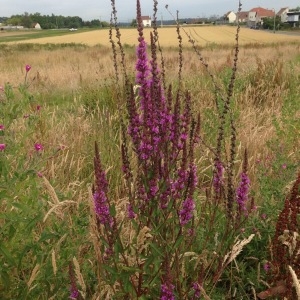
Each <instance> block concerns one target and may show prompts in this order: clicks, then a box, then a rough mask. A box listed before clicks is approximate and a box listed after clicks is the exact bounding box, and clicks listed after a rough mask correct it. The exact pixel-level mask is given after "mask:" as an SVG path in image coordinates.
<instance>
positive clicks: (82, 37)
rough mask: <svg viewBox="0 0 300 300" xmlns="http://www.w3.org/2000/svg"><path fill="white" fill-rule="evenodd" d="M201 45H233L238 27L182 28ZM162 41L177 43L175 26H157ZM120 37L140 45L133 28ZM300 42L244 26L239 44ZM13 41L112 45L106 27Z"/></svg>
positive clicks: (186, 41)
mask: <svg viewBox="0 0 300 300" xmlns="http://www.w3.org/2000/svg"><path fill="white" fill-rule="evenodd" d="M182 28H183V29H184V31H185V32H186V33H188V34H189V35H190V36H191V37H192V38H193V39H194V40H195V41H196V43H197V44H198V45H200V46H207V45H209V44H212V43H213V44H224V45H225V44H233V43H234V42H235V34H236V27H233V26H195V27H184V26H183V27H182ZM150 31H151V28H145V37H146V39H147V40H148V43H149V37H150V34H149V32H150ZM158 32H159V37H160V43H161V45H162V46H170V47H172V46H177V45H178V39H177V33H176V30H174V27H163V28H159V29H158ZM121 35H122V36H121V39H122V42H123V43H124V44H128V45H135V44H137V34H136V29H134V28H121ZM182 38H183V44H184V45H186V44H187V43H188V37H187V35H186V34H185V33H182ZM292 41H295V42H296V41H298V42H299V41H300V36H292V35H287V34H279V33H276V34H274V33H273V32H272V31H261V30H253V29H249V28H241V31H240V44H241V45H245V44H266V43H278V42H292ZM12 43H41V44H47V43H54V44H59V43H81V44H85V45H88V46H94V45H97V44H101V45H106V46H108V45H109V43H110V42H109V31H108V30H107V29H104V30H103V29H102V30H96V31H89V32H82V33H80V32H76V33H74V32H72V33H70V34H68V35H64V36H56V37H45V38H39V39H28V40H26V41H19V42H12Z"/></svg>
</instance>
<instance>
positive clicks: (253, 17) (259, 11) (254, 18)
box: [248, 7, 275, 27]
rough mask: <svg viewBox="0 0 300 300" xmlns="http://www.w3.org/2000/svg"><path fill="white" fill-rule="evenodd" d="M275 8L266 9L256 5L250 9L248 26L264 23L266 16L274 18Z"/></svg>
mask: <svg viewBox="0 0 300 300" xmlns="http://www.w3.org/2000/svg"><path fill="white" fill-rule="evenodd" d="M274 17H275V10H271V9H265V8H262V7H255V8H252V9H251V10H250V11H249V15H248V26H250V27H256V26H260V25H262V24H263V19H264V18H274Z"/></svg>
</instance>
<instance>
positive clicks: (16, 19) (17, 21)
mask: <svg viewBox="0 0 300 300" xmlns="http://www.w3.org/2000/svg"><path fill="white" fill-rule="evenodd" d="M6 23H7V24H8V25H13V26H20V25H21V24H22V18H21V16H11V17H10V18H9V19H7V21H6Z"/></svg>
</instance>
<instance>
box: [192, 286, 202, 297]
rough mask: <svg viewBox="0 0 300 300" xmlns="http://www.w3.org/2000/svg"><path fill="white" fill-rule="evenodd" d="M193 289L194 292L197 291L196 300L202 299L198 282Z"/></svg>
mask: <svg viewBox="0 0 300 300" xmlns="http://www.w3.org/2000/svg"><path fill="white" fill-rule="evenodd" d="M192 288H193V290H194V291H195V293H194V298H200V295H201V291H200V287H199V284H198V283H197V282H194V283H193V284H192Z"/></svg>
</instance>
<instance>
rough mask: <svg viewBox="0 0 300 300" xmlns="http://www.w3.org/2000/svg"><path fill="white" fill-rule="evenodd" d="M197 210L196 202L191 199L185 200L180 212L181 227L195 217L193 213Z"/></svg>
mask: <svg viewBox="0 0 300 300" xmlns="http://www.w3.org/2000/svg"><path fill="white" fill-rule="evenodd" d="M194 209H195V202H194V200H193V199H192V198H191V197H188V198H186V199H185V200H184V202H183V205H182V209H181V211H180V212H179V218H180V225H181V226H184V225H186V224H187V223H188V222H189V221H190V220H191V219H192V217H193V211H194Z"/></svg>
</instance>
